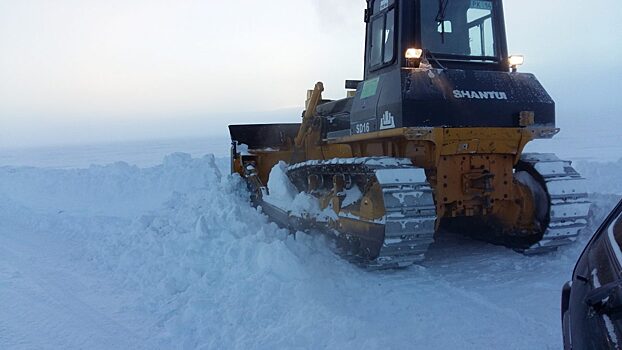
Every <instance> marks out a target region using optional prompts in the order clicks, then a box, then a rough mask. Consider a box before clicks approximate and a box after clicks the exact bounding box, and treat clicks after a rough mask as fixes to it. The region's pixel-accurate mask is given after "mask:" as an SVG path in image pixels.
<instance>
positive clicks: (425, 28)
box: [421, 0, 497, 61]
mask: <svg viewBox="0 0 622 350" xmlns="http://www.w3.org/2000/svg"><path fill="white" fill-rule="evenodd" d="M421 7H422V9H421V22H422V25H421V27H422V28H421V40H422V43H423V48H425V49H428V50H429V51H430V52H432V53H433V54H437V55H453V56H461V57H460V58H463V59H475V60H481V61H487V60H496V56H497V52H496V47H495V31H494V30H493V28H494V27H493V14H494V12H493V3H492V1H491V0H438V1H436V0H427V1H422V2H421Z"/></svg>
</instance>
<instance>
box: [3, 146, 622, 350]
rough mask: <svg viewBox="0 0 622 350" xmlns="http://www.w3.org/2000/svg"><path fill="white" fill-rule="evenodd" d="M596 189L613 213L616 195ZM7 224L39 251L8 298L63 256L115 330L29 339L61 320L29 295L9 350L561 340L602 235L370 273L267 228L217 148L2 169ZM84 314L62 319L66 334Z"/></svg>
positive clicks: (475, 248) (434, 254)
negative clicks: (565, 317) (104, 162)
mask: <svg viewBox="0 0 622 350" xmlns="http://www.w3.org/2000/svg"><path fill="white" fill-rule="evenodd" d="M593 198H595V199H596V200H597V201H598V206H597V208H598V210H597V212H596V214H597V215H598V216H600V217H602V215H604V213H605V212H606V209H605V208H604V207H607V206H611V205H612V204H613V201H614V200H615V198H614V197H605V196H593ZM0 219H1V220H2V221H3V223H4V224H3V225H2V227H0V246H2V247H3V249H5V252H6V253H7V254H9V253H10V251H16V250H17V249H21V252H22V253H21V254H22V255H27V254H31V255H29V256H28V259H25V260H24V261H26V262H24V263H23V264H21V265H19V264H18V265H15V264H13V263H12V262H11V260H10V259H8V258H6V259H1V258H0V298H3V297H5V296H6V295H5V294H2V293H3V292H2V287H1V286H2V285H4V284H3V283H8V284H7V285H14V284H11V283H16V282H15V281H13V280H12V277H11V276H13V274H14V272H11V273H6V274H3V271H5V270H6V271H18V270H20V269H25V267H24V266H26V265H28V264H40V265H41V266H44V265H50V264H52V265H55V268H54V272H55V273H57V274H59V275H62V276H64V278H63V279H62V280H63V281H65V282H64V283H65V285H64V286H59V287H58V288H61V289H62V290H65V291H67V292H71V294H72V295H74V296H76V298H80V299H81V300H82V301H83V302H84V303H85V304H86V305H88V306H89V307H88V308H81V309H80V310H83V311H80V310H75V309H71V308H70V309H69V311H68V312H70V311H71V310H73V311H71V312H87V311H84V310H96V311H97V313H98V314H97V315H99V316H98V317H100V316H101V317H104V318H106V319H110V320H112V321H113V322H112V321H111V323H114V324H115V325H116V326H114V327H113V326H107V325H106V324H104V325H100V324H99V323H95V324H97V325H98V326H97V327H99V328H98V329H99V332H100V334H95V335H96V336H90V335H92V334H94V333H93V332H97V330H94V329H90V330H89V331H88V332H85V331H86V328H83V329H81V330H76V332H74V333H69V335H67V336H66V337H60V336H59V335H58V333H55V332H56V331H54V329H55V328H46V327H43V328H42V329H43V331H40V332H39V333H40V334H39V335H37V334H36V333H34V332H33V333H32V335H23V334H26V333H23V334H22V336H23V337H28V336H31V337H37V336H38V337H40V339H35V338H33V339H30V340H29V341H30V342H29V343H23V342H20V340H19V339H17V338H18V337H19V334H21V333H18V331H20V330H21V329H22V328H28V327H29V326H28V325H29V324H32V322H31V321H32V319H45V318H49V317H52V316H49V315H47V314H34V313H33V312H34V311H31V312H30V313H28V312H23V315H22V316H20V317H17V318H16V317H15V316H14V315H15V314H19V313H20V311H24V310H27V309H28V307H29V306H28V305H24V306H23V308H20V304H19V303H17V304H16V306H14V307H13V309H11V312H10V313H9V312H8V311H6V312H2V311H0V347H5V348H6V347H11V348H13V347H17V348H19V347H20V344H22V346H23V347H25V348H28V347H31V348H32V347H46V346H47V345H45V344H58V346H57V347H59V348H85V347H88V348H111V347H131V348H136V347H139V348H140V347H143V348H149V349H151V348H180V349H195V348H199V349H220V348H227V349H229V348H233V349H264V348H312V349H317V348H379V347H380V348H412V347H419V348H435V349H453V348H472V349H483V348H491V349H492V348H510V349H534V348H538V349H541V348H559V346H560V340H561V333H560V326H559V294H560V288H561V285H562V284H563V282H564V281H565V280H567V279H568V278H569V276H570V273H571V271H572V267H573V265H574V261H575V259H576V257H577V255H578V254H579V253H580V251H581V249H582V244H584V243H585V242H586V241H587V239H588V238H589V235H588V234H587V233H586V235H584V236H583V237H582V243H580V244H577V245H575V246H572V247H570V248H566V249H565V250H563V251H560V252H558V253H555V254H549V255H544V256H536V257H525V256H522V255H520V254H516V253H514V252H512V251H509V250H507V249H505V248H501V247H494V246H490V245H487V244H485V243H481V242H475V241H472V240H470V239H468V238H463V237H441V238H440V239H439V242H438V243H437V244H435V245H434V246H433V248H432V250H431V252H430V254H429V258H428V260H427V261H426V262H425V264H424V265H423V266H415V267H412V268H410V269H407V270H403V271H393V272H390V271H389V272H386V271H385V272H376V273H368V272H365V271H362V270H360V269H358V268H356V267H354V266H352V265H350V264H348V263H347V262H345V261H343V260H342V259H340V258H339V257H337V256H336V255H335V254H334V253H333V250H332V243H331V242H329V241H327V240H326V239H324V238H323V237H311V236H308V235H306V234H303V233H297V234H295V235H290V234H289V233H288V232H286V231H284V230H282V229H279V228H278V227H277V226H276V225H274V224H273V223H270V222H268V221H267V219H266V217H264V216H263V215H262V214H261V213H260V212H258V211H257V210H255V209H253V208H252V207H251V205H250V203H249V200H248V193H247V192H246V190H245V188H244V185H243V184H242V183H241V180H240V179H239V178H237V177H236V176H230V175H223V173H222V172H221V171H220V170H219V169H218V167H217V166H216V162H215V159H214V157H213V156H206V157H203V158H192V157H190V156H189V155H184V154H173V155H170V156H168V157H166V158H165V159H164V162H163V163H162V164H161V165H158V166H155V167H150V168H138V167H135V166H131V165H129V164H126V163H115V164H112V165H108V166H92V167H90V168H87V169H67V170H55V169H42V168H32V167H31V168H10V167H5V168H0ZM596 221H597V220H596ZM596 221H595V222H593V223H592V227H594V226H596V225H597V222H596ZM16 242H19V246H18V244H17V243H16ZM38 242H46V245H47V246H48V247H50V248H49V249H36V248H35V246H37V245H38V244H40V243H38ZM29 246H30V247H31V248H32V249H30V250H29V249H26V248H24V247H29ZM20 247H21V248H20ZM29 252H30V253H29ZM11 264H13V265H11ZM32 266H34V265H32ZM23 271H27V270H23ZM23 275H28V273H27V272H24V273H23ZM31 278H33V279H35V278H38V277H36V276H33V277H31ZM41 278H43V277H41ZM35 282H36V283H38V282H37V281H36V280H35V281H34V282H33V284H35ZM5 291H6V289H5ZM106 291H108V292H110V291H113V292H110V295H107V294H106V293H107V292H106ZM41 293H46V292H45V291H41ZM7 295H8V296H11V295H12V296H13V297H16V296H15V295H13V294H10V293H9V294H7ZM2 300H5V299H2ZM37 310H39V309H37ZM41 310H44V309H43V308H41ZM63 310H64V309H63ZM42 312H43V311H42ZM59 312H60V311H59ZM88 312H95V311H88ZM70 316H71V315H70ZM54 317H59V316H54ZM82 317H83V318H87V317H86V316H85V315H82ZM71 318H72V317H69V316H67V317H65V318H60V317H59V318H58V320H59V321H58V322H60V324H61V325H63V324H64V323H63V322H66V323H65V325H66V327H61V328H63V329H67V327H72V325H73V323H71V321H69V320H70V319H71ZM85 327H86V326H85ZM115 327H117V328H118V327H122V328H123V329H126V330H129V331H127V332H125V331H124V332H121V331H118V330H117V328H115ZM3 329H8V330H9V331H11V332H14V333H11V332H8V333H5V334H9V335H11V334H14V336H13V337H11V336H3V333H2V330H3ZM46 329H47V331H46ZM21 331H22V332H25V331H23V330H21ZM67 332H68V331H67ZM106 332H109V333H108V334H107V337H106V334H105V333H106ZM83 333H84V334H88V335H89V337H86V336H83V335H82V336H81V335H80V334H83ZM126 333H127V334H129V335H126ZM15 334H17V335H15ZM28 334H30V333H28ZM124 337H127V338H128V339H130V338H131V339H130V340H131V342H130V340H128V343H118V341H122V339H123V338H124ZM111 338H114V339H115V340H116V341H117V343H114V342H112V343H111V342H110V340H109V339H111ZM50 339H56V340H57V341H56V342H55V343H54V342H52V343H50ZM106 339H108V340H106ZM120 339H121V340H120ZM24 344H26V345H24ZM52 347H54V345H52Z"/></svg>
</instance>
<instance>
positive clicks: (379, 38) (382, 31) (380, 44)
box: [370, 9, 395, 67]
mask: <svg viewBox="0 0 622 350" xmlns="http://www.w3.org/2000/svg"><path fill="white" fill-rule="evenodd" d="M371 27H372V33H371V57H370V63H371V66H372V67H379V66H383V65H385V64H388V63H391V62H392V61H393V58H394V57H395V10H394V9H391V10H389V11H381V12H380V14H379V15H378V16H375V17H374V18H373V19H372V25H371Z"/></svg>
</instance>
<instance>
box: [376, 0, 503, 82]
mask: <svg viewBox="0 0 622 350" xmlns="http://www.w3.org/2000/svg"><path fill="white" fill-rule="evenodd" d="M365 21H366V23H367V43H366V54H365V79H368V78H370V77H374V76H377V75H379V74H380V73H382V72H385V71H387V70H390V69H396V68H403V67H412V66H413V62H412V59H413V58H412V57H411V58H407V57H406V56H407V52H408V51H409V49H410V50H420V51H419V52H421V55H422V56H424V58H425V59H427V60H428V61H429V63H430V64H431V65H432V66H434V67H435V68H445V67H446V68H450V69H451V68H455V69H465V70H492V71H508V70H509V64H508V62H507V57H508V52H507V42H506V37H505V24H504V19H503V5H502V2H501V0H368V5H367V10H366V15H365ZM418 59H419V58H417V60H418ZM419 63H420V62H417V63H416V64H417V65H418V64H419Z"/></svg>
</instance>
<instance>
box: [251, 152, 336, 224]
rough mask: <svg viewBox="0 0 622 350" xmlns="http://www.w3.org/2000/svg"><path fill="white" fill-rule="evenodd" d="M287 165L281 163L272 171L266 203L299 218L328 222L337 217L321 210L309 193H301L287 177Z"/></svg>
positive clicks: (265, 198)
mask: <svg viewBox="0 0 622 350" xmlns="http://www.w3.org/2000/svg"><path fill="white" fill-rule="evenodd" d="M287 166H288V165H287V164H286V163H284V162H279V163H278V164H276V165H275V166H274V167H273V168H272V170H271V171H270V178H269V180H268V193H269V194H268V195H267V196H264V198H263V199H264V201H266V202H267V203H269V204H272V205H274V206H276V207H278V208H282V209H283V210H285V211H287V212H289V213H290V214H291V215H295V216H299V217H313V218H315V219H317V220H324V221H325V220H326V219H327V218H328V217H335V215H336V214H335V212H333V211H331V210H324V211H322V210H321V209H320V204H319V203H318V201H317V199H316V198H315V197H313V196H311V195H309V194H307V193H303V192H301V193H299V192H298V190H297V189H296V187H295V186H294V184H292V183H291V181H290V180H289V177H287Z"/></svg>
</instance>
